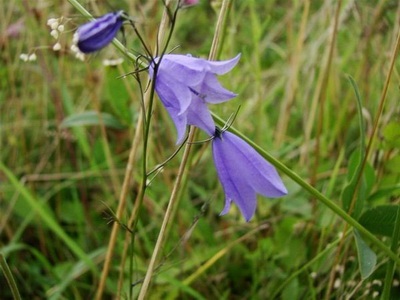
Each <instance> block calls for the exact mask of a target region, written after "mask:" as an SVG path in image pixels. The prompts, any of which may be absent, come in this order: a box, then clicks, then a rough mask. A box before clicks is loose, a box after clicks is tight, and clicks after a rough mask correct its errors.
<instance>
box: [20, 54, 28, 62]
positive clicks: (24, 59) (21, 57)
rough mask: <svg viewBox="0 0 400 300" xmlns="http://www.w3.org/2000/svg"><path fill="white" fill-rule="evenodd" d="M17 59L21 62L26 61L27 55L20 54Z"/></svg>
mask: <svg viewBox="0 0 400 300" xmlns="http://www.w3.org/2000/svg"><path fill="white" fill-rule="evenodd" d="M19 59H20V60H22V61H28V59H29V55H28V54H26V53H21V54H20V55H19Z"/></svg>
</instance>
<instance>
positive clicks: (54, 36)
mask: <svg viewBox="0 0 400 300" xmlns="http://www.w3.org/2000/svg"><path fill="white" fill-rule="evenodd" d="M50 35H51V36H52V37H53V38H55V39H58V36H59V34H58V31H57V30H56V29H53V30H52V31H51V32H50Z"/></svg>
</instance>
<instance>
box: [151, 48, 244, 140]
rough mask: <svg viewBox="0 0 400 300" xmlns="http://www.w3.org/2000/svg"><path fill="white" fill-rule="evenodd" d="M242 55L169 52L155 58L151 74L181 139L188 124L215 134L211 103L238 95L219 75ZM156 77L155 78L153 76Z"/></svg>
mask: <svg viewBox="0 0 400 300" xmlns="http://www.w3.org/2000/svg"><path fill="white" fill-rule="evenodd" d="M239 58H240V55H237V56H236V57H235V58H232V59H230V60H226V61H209V60H205V59H201V58H195V57H192V56H190V55H178V54H166V55H164V56H163V57H162V59H161V62H159V61H160V58H159V57H157V58H155V59H154V62H153V63H152V64H151V65H150V68H149V73H150V77H151V78H153V77H154V72H155V68H157V77H156V78H155V89H156V92H157V94H158V96H159V98H160V100H161V102H162V103H163V105H164V106H165V108H166V109H167V111H168V113H169V115H170V116H171V118H172V120H173V122H174V124H175V127H176V130H177V132H178V138H177V144H179V143H181V142H182V140H183V138H184V135H185V130H186V126H187V125H194V126H197V127H199V128H200V129H202V130H204V131H205V132H207V133H208V134H209V135H213V134H214V131H215V124H214V121H213V119H212V117H211V114H210V112H209V110H208V108H207V103H211V104H216V103H222V102H225V101H227V100H229V99H232V98H233V97H235V96H236V94H235V93H233V92H231V91H228V90H227V89H225V88H223V87H222V86H221V84H220V83H219V82H218V80H217V75H222V74H225V73H227V72H229V71H230V70H231V69H232V68H233V67H234V66H235V65H236V64H237V62H238V61H239ZM153 79H154V78H153Z"/></svg>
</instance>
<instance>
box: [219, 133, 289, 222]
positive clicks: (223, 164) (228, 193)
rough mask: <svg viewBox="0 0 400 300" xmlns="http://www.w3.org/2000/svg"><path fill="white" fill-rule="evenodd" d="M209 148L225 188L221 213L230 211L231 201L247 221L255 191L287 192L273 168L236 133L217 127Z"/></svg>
mask: <svg viewBox="0 0 400 300" xmlns="http://www.w3.org/2000/svg"><path fill="white" fill-rule="evenodd" d="M212 151H213V157H214V163H215V168H216V170H217V173H218V178H219V180H220V182H221V184H222V187H223V188H224V192H225V207H224V209H223V211H222V212H221V215H224V214H226V213H227V212H228V211H229V208H230V206H231V203H232V201H233V202H235V203H236V205H237V206H238V207H239V209H240V211H241V213H242V215H243V216H244V218H245V219H246V221H249V220H250V219H251V217H252V216H253V215H254V212H255V210H256V204H257V199H256V198H257V197H256V195H257V194H260V195H263V196H265V197H269V198H276V197H281V196H283V195H286V194H287V190H286V188H285V186H284V185H283V182H282V180H281V178H280V177H279V174H278V172H277V171H276V169H275V168H274V167H273V166H272V165H271V164H270V163H269V162H267V161H266V160H265V159H264V158H263V157H262V156H261V155H260V154H259V153H258V152H257V151H256V150H254V149H253V148H252V147H251V146H250V145H249V144H247V143H246V142H245V141H244V140H242V139H241V138H239V137H238V136H236V135H234V134H232V133H230V132H226V131H225V132H222V131H221V130H220V129H219V128H216V130H215V135H214V139H213V142H212Z"/></svg>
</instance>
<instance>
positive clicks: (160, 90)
mask: <svg viewBox="0 0 400 300" xmlns="http://www.w3.org/2000/svg"><path fill="white" fill-rule="evenodd" d="M167 75H168V74H165V73H161V74H158V75H157V81H156V92H157V94H158V96H159V97H160V99H161V101H162V103H163V104H164V106H166V107H167V106H170V107H174V108H175V109H177V110H178V111H179V113H180V114H182V113H184V112H185V111H186V110H187V109H188V107H189V105H190V104H191V99H192V96H193V95H192V92H191V91H190V89H188V87H187V86H185V85H183V84H179V83H177V82H174V81H173V79H171V78H169V77H168V76H167Z"/></svg>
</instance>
